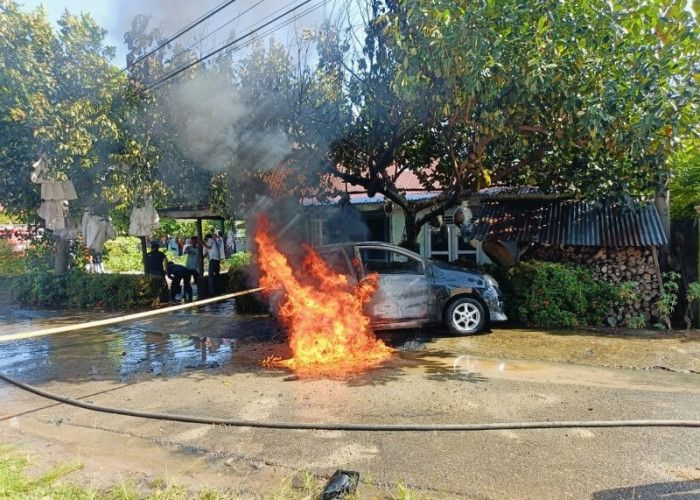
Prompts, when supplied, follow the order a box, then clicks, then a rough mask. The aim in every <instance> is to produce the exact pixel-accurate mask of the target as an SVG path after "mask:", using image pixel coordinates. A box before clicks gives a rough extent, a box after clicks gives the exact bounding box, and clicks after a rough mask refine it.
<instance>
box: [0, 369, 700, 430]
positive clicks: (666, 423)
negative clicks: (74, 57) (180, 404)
mask: <svg viewBox="0 0 700 500" xmlns="http://www.w3.org/2000/svg"><path fill="white" fill-rule="evenodd" d="M0 378H1V379H3V380H5V381H6V382H9V383H10V384H12V385H14V386H17V387H19V388H20V389H24V390H25V391H28V392H31V393H33V394H36V395H38V396H41V397H44V398H48V399H52V400H54V401H58V402H59V403H65V404H67V405H71V406H77V407H79V408H84V409H86V410H92V411H99V412H102V413H112V414H115V415H126V416H129V417H138V418H148V419H155V420H168V421H171V422H185V423H191V424H205V425H223V426H228V427H258V428H264V429H292V430H326V431H361V432H426V431H429V432H433V431H461V432H468V431H495V430H519V429H571V428H591V427H692V428H700V421H698V420H593V421H570V422H556V421H555V422H511V423H508V422H505V423H493V424H434V425H431V424H342V423H308V422H259V421H254V420H236V419H224V418H210V417H194V416H191V415H171V414H167V413H151V412H143V411H135V410H128V409H125V408H111V407H108V406H99V405H95V404H92V403H84V402H82V401H76V400H74V399H70V398H66V397H63V396H58V395H56V394H53V393H50V392H46V391H43V390H41V389H39V388H37V387H34V386H32V385H29V384H25V383H24V382H20V381H19V380H15V379H13V378H12V377H10V376H8V375H6V374H4V373H2V372H0ZM11 417H12V416H11V415H10V416H7V417H4V418H2V419H0V420H6V419H7V418H11Z"/></svg>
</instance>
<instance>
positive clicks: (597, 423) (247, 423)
mask: <svg viewBox="0 0 700 500" xmlns="http://www.w3.org/2000/svg"><path fill="white" fill-rule="evenodd" d="M261 290H263V288H253V289H251V290H244V291H242V292H235V293H230V294H227V295H221V296H218V297H213V298H210V299H203V300H199V301H197V302H192V303H187V304H180V305H176V306H170V307H165V308H162V309H157V310H154V311H146V312H141V313H136V314H131V315H127V316H118V317H114V318H108V319H105V320H99V321H91V322H88V323H82V324H79V325H67V326H63V327H56V328H47V329H43V330H36V331H33V332H26V333H20V334H12V335H5V336H0V341H7V340H18V339H26V338H32V337H39V336H43V335H51V334H55V333H63V332H72V331H75V330H79V329H86V328H94V327H97V326H104V325H109V324H114V323H120V322H123V321H129V320H133V319H139V318H144V317H148V316H155V315H157V314H163V313H166V312H171V311H176V310H180V309H186V308H189V307H199V306H202V305H206V304H209V303H213V302H217V301H222V300H227V299H230V298H233V297H237V296H240V295H244V294H247V293H254V292H258V291H261ZM0 379H2V380H4V381H6V382H8V383H10V384H12V385H14V386H16V387H19V388H20V389H23V390H25V391H27V392H30V393H32V394H36V395H37V396H41V397H43V398H47V399H50V400H53V401H56V402H58V403H63V404H67V405H69V406H75V407H78V408H83V409H86V410H91V411H97V412H102V413H111V414H115V415H125V416H130V417H137V418H145V419H151V420H165V421H170V422H183V423H192V424H204V425H221V426H227V427H255V428H263V429H289V430H327V431H354V432H357V431H360V432H437V431H461V432H470V431H493V430H524V429H571V428H605V427H689V428H700V421H698V420H593V421H551V422H503V423H486V424H350V423H312V422H261V421H255V420H240V419H223V418H213V417H197V416H192V415H178V414H168V413H153V412H144V411H137V410H129V409H126V408H115V407H109V406H101V405H96V404H92V403H86V402H83V401H78V400H76V399H71V398H67V397H64V396H59V395H57V394H53V393H51V392H48V391H44V390H42V389H39V388H38V387H34V386H32V385H29V384H26V383H24V382H20V381H19V380H16V379H14V378H12V377H10V376H9V375H6V374H5V373H2V372H0ZM8 418H12V415H7V416H4V417H0V421H2V420H7V419H8Z"/></svg>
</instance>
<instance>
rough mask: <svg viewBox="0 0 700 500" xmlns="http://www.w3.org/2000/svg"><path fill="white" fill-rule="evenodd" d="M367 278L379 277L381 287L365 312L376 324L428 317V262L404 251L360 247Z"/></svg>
mask: <svg viewBox="0 0 700 500" xmlns="http://www.w3.org/2000/svg"><path fill="white" fill-rule="evenodd" d="M356 254H357V258H358V260H359V262H360V263H361V265H362V269H363V272H364V273H365V275H367V274H369V273H375V272H376V273H377V274H378V288H377V291H376V292H375V294H374V295H373V296H372V299H371V301H370V302H369V304H367V307H366V311H367V313H368V314H369V316H370V319H371V320H372V323H374V324H384V323H395V322H405V321H415V320H427V319H428V318H429V302H430V300H429V299H430V297H429V282H428V276H426V266H425V263H424V262H423V261H422V260H421V259H418V258H416V257H415V256H413V255H412V254H410V253H408V252H403V251H401V249H392V248H386V247H382V246H371V245H367V246H358V247H357V248H356Z"/></svg>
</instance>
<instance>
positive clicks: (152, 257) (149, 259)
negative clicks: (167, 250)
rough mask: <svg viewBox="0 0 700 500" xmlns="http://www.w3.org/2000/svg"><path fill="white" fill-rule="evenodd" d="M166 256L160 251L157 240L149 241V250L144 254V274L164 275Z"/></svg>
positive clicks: (166, 266) (166, 265) (166, 264)
mask: <svg viewBox="0 0 700 500" xmlns="http://www.w3.org/2000/svg"><path fill="white" fill-rule="evenodd" d="M167 269H168V258H167V257H166V256H165V254H164V253H163V252H161V251H160V244H159V243H158V242H153V243H151V251H150V252H149V253H148V254H147V255H146V274H150V275H152V276H162V277H165V273H166V271H167Z"/></svg>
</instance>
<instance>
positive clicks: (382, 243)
mask: <svg viewBox="0 0 700 500" xmlns="http://www.w3.org/2000/svg"><path fill="white" fill-rule="evenodd" d="M356 246H373V247H383V248H386V249H387V250H398V251H400V252H406V253H409V254H412V255H415V256H416V257H417V258H420V259H423V260H425V257H423V256H422V255H420V254H417V253H416V252H413V251H411V250H409V249H407V248H404V247H402V246H399V245H394V244H393V243H387V242H386V241H346V242H345V243H332V244H330V245H323V246H320V247H318V251H319V252H323V251H324V250H333V249H335V248H342V249H348V248H352V247H356Z"/></svg>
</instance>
